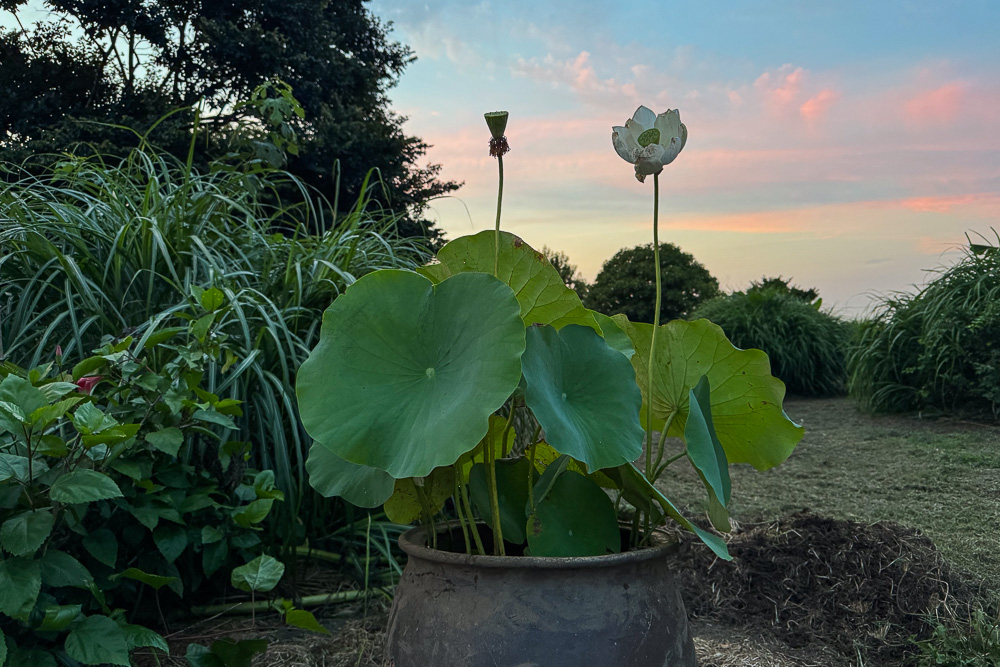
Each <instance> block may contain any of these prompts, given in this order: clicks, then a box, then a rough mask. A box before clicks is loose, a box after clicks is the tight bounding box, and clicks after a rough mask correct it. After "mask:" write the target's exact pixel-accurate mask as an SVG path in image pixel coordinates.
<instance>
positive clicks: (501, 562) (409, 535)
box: [399, 521, 680, 570]
mask: <svg viewBox="0 0 1000 667" xmlns="http://www.w3.org/2000/svg"><path fill="white" fill-rule="evenodd" d="M460 525H461V524H460V523H459V522H458V521H446V522H443V523H440V524H437V528H438V530H437V532H438V534H440V533H442V532H444V531H446V530H448V529H451V528H459V527H460ZM427 532H428V527H427V526H415V527H413V528H410V529H409V530H407V531H406V532H405V533H403V534H402V535H400V536H399V546H400V548H401V549H402V550H403V551H405V552H406V553H407V555H408V556H410V557H415V558H422V559H424V560H428V561H431V562H435V563H445V564H451V565H471V566H475V567H482V568H501V569H510V570H523V569H532V570H545V569H549V570H559V569H570V568H602V567H616V566H619V565H625V564H628V563H639V562H643V561H647V560H652V559H654V558H661V557H663V556H666V555H668V554H672V553H674V552H675V551H677V549H678V547H679V546H680V543H679V542H678V541H677V539H676V538H674V537H673V536H671V535H669V534H668V533H664V532H662V531H656V532H655V533H654V538H653V539H654V541H656V542H658V544H655V545H654V546H651V547H644V548H642V549H638V550H636V551H625V552H623V553H618V554H605V555H603V556H568V557H547V556H480V555H470V554H466V553H458V552H454V551H441V550H440V549H432V548H431V547H429V546H426V545H425V544H424V542H425V534H426V533H427Z"/></svg>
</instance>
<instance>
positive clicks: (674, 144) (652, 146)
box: [611, 106, 687, 183]
mask: <svg viewBox="0 0 1000 667" xmlns="http://www.w3.org/2000/svg"><path fill="white" fill-rule="evenodd" d="M611 129H612V132H611V143H613V144H614V146H615V150H616V151H617V152H618V155H620V156H621V157H622V159H623V160H625V161H626V162H631V163H632V164H634V165H635V177H636V179H638V181H639V182H640V183H642V182H643V181H644V180H646V177H647V176H650V175H653V174H659V173H660V172H661V171H663V168H664V167H665V166H667V165H668V164H670V163H671V162H673V161H674V159H675V158H676V157H677V155H678V154H680V152H681V149H682V148H684V144H686V143H687V128H686V127H684V123H682V122H681V113H680V111H678V110H677V109H668V110H667V111H664V112H663V113H661V114H660V115H658V116H657V115H655V114H654V113H653V111H652V110H651V109H649V108H648V107H644V106H641V107H639V108H638V109H636V110H635V113H634V114H633V115H632V118H631V119H629V120H627V121H625V125H624V126H621V125H619V126H616V127H613V128H611Z"/></svg>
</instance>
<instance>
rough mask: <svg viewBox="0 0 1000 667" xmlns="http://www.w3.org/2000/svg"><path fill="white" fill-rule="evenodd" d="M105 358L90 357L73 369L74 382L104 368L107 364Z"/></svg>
mask: <svg viewBox="0 0 1000 667" xmlns="http://www.w3.org/2000/svg"><path fill="white" fill-rule="evenodd" d="M107 363H108V362H107V360H106V359H105V358H104V357H88V358H86V359H84V360H83V361H81V362H80V363H78V364H77V365H76V366H74V367H73V381H74V382H75V381H76V380H79V379H80V378H82V377H84V376H85V375H90V374H91V373H93V372H94V371H96V370H97V369H98V368H103V367H104V366H105V364H107Z"/></svg>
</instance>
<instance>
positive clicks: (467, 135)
mask: <svg viewBox="0 0 1000 667" xmlns="http://www.w3.org/2000/svg"><path fill="white" fill-rule="evenodd" d="M370 8H371V10H372V11H373V12H374V13H375V14H376V15H377V16H379V17H380V18H382V19H384V20H390V21H393V23H394V32H393V36H394V37H395V38H396V39H398V40H399V41H401V42H403V43H405V44H408V45H409V46H410V47H412V48H413V50H414V52H415V53H416V55H417V57H418V60H417V61H416V62H414V63H413V64H411V65H410V66H409V67H408V69H407V70H406V71H405V72H404V74H403V76H402V78H401V80H400V82H399V85H398V86H397V87H396V88H394V89H393V90H392V91H391V93H390V97H391V99H392V103H393V107H394V108H395V109H396V110H397V111H398V112H399V113H401V114H403V115H405V116H407V117H408V118H409V121H408V124H407V130H408V131H409V132H411V133H413V134H416V135H417V136H420V137H422V138H424V139H425V140H426V141H427V142H428V143H430V144H432V146H433V147H432V148H431V149H430V151H429V153H428V159H429V160H430V161H432V162H436V163H440V164H442V165H443V168H444V171H443V175H444V176H445V177H446V178H453V179H456V180H461V181H464V182H465V186H464V187H463V188H462V189H461V190H460V191H459V192H458V193H457V196H456V198H451V199H444V200H440V201H437V202H434V205H433V211H432V215H434V216H435V217H436V219H437V221H438V224H439V226H440V227H442V228H443V229H444V230H445V231H446V232H447V233H448V234H449V235H450V236H451V237H454V236H457V235H460V234H463V233H467V232H469V231H473V230H477V231H478V230H481V229H486V228H489V227H490V226H492V223H493V216H494V207H495V195H496V193H495V189H496V163H495V161H494V160H492V159H491V158H489V156H488V155H487V154H486V143H487V141H488V138H489V135H488V132H487V130H486V126H485V123H484V122H483V120H482V114H483V112H485V111H492V110H495V109H506V110H508V111H510V113H511V119H510V124H509V125H508V130H507V136H508V138H509V139H510V143H511V147H512V152H511V153H510V154H509V155H508V156H507V157H506V158H505V163H504V166H505V181H506V189H505V193H504V223H503V226H504V228H505V229H508V230H509V231H512V232H514V233H516V234H519V235H521V236H522V237H524V239H525V240H526V241H527V242H528V243H530V244H532V245H534V246H536V247H540V246H542V245H548V246H549V247H553V248H557V249H559V250H563V251H564V252H566V253H567V254H569V256H570V258H571V260H572V261H573V262H575V263H576V264H577V265H579V267H580V269H581V270H582V272H583V273H584V274H585V275H586V276H587V277H588V278H593V277H594V276H595V275H596V273H597V271H598V270H599V269H600V266H601V264H602V263H603V262H604V261H605V260H606V259H608V258H609V257H610V256H611V255H613V254H614V252H616V251H617V250H618V249H620V248H623V247H628V246H633V245H637V244H640V243H648V242H650V241H651V209H652V187H651V183H650V182H649V181H648V180H647V182H646V184H639V183H637V182H636V181H635V179H634V177H633V176H632V169H631V167H630V165H628V164H627V163H625V162H624V161H622V160H621V159H620V158H619V157H618V156H617V155H616V153H615V152H614V150H613V149H612V147H611V141H610V136H611V126H612V125H620V124H622V123H623V122H624V121H625V119H626V118H628V117H630V116H631V115H632V112H633V111H634V110H635V108H636V107H637V106H638V105H639V104H645V105H646V106H649V107H650V108H652V109H653V110H654V111H656V112H661V111H664V110H666V109H667V108H679V109H680V112H681V117H682V119H683V120H684V122H685V124H686V125H687V127H688V130H689V141H688V144H687V146H686V147H685V149H684V152H683V153H682V154H681V155H680V157H678V158H677V160H676V161H675V162H674V163H673V164H671V165H669V166H668V167H667V168H666V170H665V171H664V174H663V175H662V176H661V190H662V194H661V240H664V241H670V242H674V243H677V244H678V245H680V246H681V247H682V248H683V249H684V250H686V251H688V252H691V253H692V254H694V255H695V257H696V258H697V259H698V260H699V261H701V262H702V263H703V264H705V265H706V266H707V267H708V268H709V270H710V271H712V273H713V274H714V275H716V276H717V277H718V278H719V280H720V282H722V284H723V286H724V287H727V288H741V287H744V286H745V285H746V284H747V283H748V282H749V281H750V280H752V279H755V278H759V277H761V276H762V275H778V274H780V275H783V276H785V277H792V278H793V279H794V282H796V283H798V284H801V285H803V286H816V287H819V288H820V291H821V294H822V295H823V296H824V299H825V302H826V303H827V304H830V305H832V306H834V307H836V308H837V309H838V310H840V311H841V312H845V313H856V312H860V311H861V310H863V309H864V308H865V307H866V306H867V305H868V303H869V296H870V295H871V294H873V293H884V292H887V291H891V290H898V289H906V288H907V287H908V286H910V285H913V284H917V283H920V282H922V281H923V280H924V277H925V273H924V269H928V268H933V267H935V266H938V265H940V264H941V263H942V262H949V261H951V259H952V258H953V257H954V248H955V247H956V246H958V245H960V244H962V243H963V242H964V235H965V234H966V233H973V234H975V233H983V234H991V232H990V226H991V225H992V226H1000V129H998V125H1000V123H998V121H1000V111H998V109H1000V106H998V104H1000V46H998V43H997V41H998V40H997V39H996V35H997V34H998V31H1000V3H997V2H991V1H987V0H978V1H968V2H965V1H960V2H929V1H927V2H917V1H904V0H885V1H880V2H876V3H873V2H836V3H816V2H752V3H751V2H729V3H693V2H685V3H664V2H659V3H654V2H640V1H635V2H631V3H602V2H593V1H586V0H585V1H582V2H563V1H561V0H559V1H555V2H524V1H521V0H516V1H512V2H480V3H470V2H451V1H443V2H427V3H421V2H414V1H413V0H374V1H373V2H371V3H370ZM949 249H951V252H950V253H949ZM942 253H944V254H942Z"/></svg>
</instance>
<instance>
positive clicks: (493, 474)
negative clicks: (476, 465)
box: [483, 442, 507, 556]
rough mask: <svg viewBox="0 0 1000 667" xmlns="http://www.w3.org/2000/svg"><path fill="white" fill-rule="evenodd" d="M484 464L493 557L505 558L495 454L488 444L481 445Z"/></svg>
mask: <svg viewBox="0 0 1000 667" xmlns="http://www.w3.org/2000/svg"><path fill="white" fill-rule="evenodd" d="M483 446H484V450H483V459H484V461H485V463H486V490H487V492H488V493H489V496H490V517H491V522H490V523H491V524H492V526H491V527H492V528H493V555H494V556H506V555H507V554H506V553H505V552H504V546H503V528H502V527H501V526H500V497H499V494H498V493H497V468H496V452H494V451H493V446H492V444H491V443H490V442H484V443H483Z"/></svg>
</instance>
